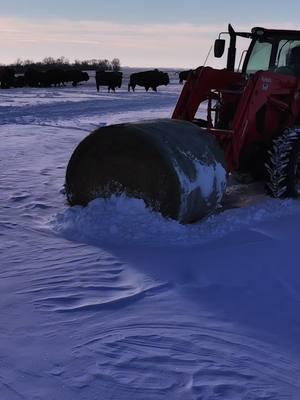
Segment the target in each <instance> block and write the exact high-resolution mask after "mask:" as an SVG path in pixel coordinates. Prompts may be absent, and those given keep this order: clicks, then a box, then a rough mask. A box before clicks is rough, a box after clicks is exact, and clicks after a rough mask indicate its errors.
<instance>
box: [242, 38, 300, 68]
mask: <svg viewBox="0 0 300 400" xmlns="http://www.w3.org/2000/svg"><path fill="white" fill-rule="evenodd" d="M298 46H300V40H292V39H283V38H276V37H274V38H272V39H271V38H269V39H267V38H266V39H265V40H264V39H259V40H256V41H255V43H254V46H253V47H252V50H250V51H251V53H250V55H249V58H248V63H247V66H246V69H244V72H246V74H247V75H249V74H253V73H255V72H257V71H259V70H263V71H267V70H274V69H276V68H280V67H286V66H288V65H289V63H290V61H291V57H290V55H291V53H292V52H293V49H294V48H295V47H298ZM244 67H245V66H244Z"/></svg>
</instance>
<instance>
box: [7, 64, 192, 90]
mask: <svg viewBox="0 0 300 400" xmlns="http://www.w3.org/2000/svg"><path fill="white" fill-rule="evenodd" d="M190 72H191V70H188V71H181V72H180V73H179V82H180V83H182V81H183V80H186V79H187V77H188V75H189V74H190ZM95 78H96V88H97V91H99V90H100V87H101V86H105V87H107V89H108V92H110V90H112V91H115V89H116V88H120V87H121V86H122V79H123V73H122V72H118V71H97V72H96V76H95ZM88 80H89V75H88V73H87V72H82V71H80V70H75V69H72V70H63V69H60V68H54V69H49V70H47V71H38V70H36V69H33V68H29V69H28V70H27V71H25V73H24V74H23V75H15V71H14V69H13V68H11V67H2V68H1V69H0V87H1V88H2V89H8V88H11V87H26V86H28V87H51V86H65V85H66V83H68V82H71V83H72V85H73V86H74V87H75V86H77V84H78V83H80V82H86V81H88ZM169 82H170V79H169V75H168V73H166V72H162V71H159V70H158V69H154V70H151V71H142V72H136V73H133V74H131V75H130V77H129V83H128V91H130V89H132V91H134V90H135V87H136V86H141V87H144V88H145V90H146V91H148V90H149V89H152V90H154V91H157V87H158V86H160V85H168V84H169Z"/></svg>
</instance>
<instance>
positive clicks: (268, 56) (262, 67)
mask: <svg viewBox="0 0 300 400" xmlns="http://www.w3.org/2000/svg"><path fill="white" fill-rule="evenodd" d="M224 34H228V35H229V36H230V43H229V48H228V53H227V69H228V70H230V71H234V70H240V68H239V67H238V68H236V42H237V38H238V37H242V38H249V39H251V42H250V45H249V47H248V50H245V51H243V52H242V54H241V59H242V58H244V62H243V65H242V68H241V72H242V73H243V74H244V75H245V76H249V75H252V74H254V73H255V72H257V71H275V72H279V73H283V74H291V75H292V74H293V73H294V74H298V70H299V73H300V67H299V68H298V69H297V68H296V69H295V68H294V65H295V64H296V65H300V32H299V31H292V30H283V29H265V28H260V27H255V28H253V29H252V30H251V32H235V31H234V29H233V28H232V26H231V25H230V24H229V26H228V32H221V33H220V34H219V38H218V39H216V41H215V46H214V53H215V57H217V58H220V57H222V55H223V54H224V50H225V39H221V38H220V37H221V35H224ZM298 49H299V50H298ZM244 55H245V57H244ZM240 64H241V60H240V63H239V65H240Z"/></svg>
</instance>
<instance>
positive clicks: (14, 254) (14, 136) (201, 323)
mask: <svg viewBox="0 0 300 400" xmlns="http://www.w3.org/2000/svg"><path fill="white" fill-rule="evenodd" d="M175 79H177V78H176V77H175V76H172V83H171V85H169V86H167V87H161V88H159V91H158V93H152V92H149V93H145V92H143V91H142V90H137V91H136V92H135V93H128V92H127V91H126V90H125V89H121V90H119V91H117V92H116V94H107V93H105V91H102V92H100V93H99V94H98V93H96V90H95V88H94V86H93V82H91V83H88V84H87V85H82V86H80V87H78V88H76V89H74V88H72V87H67V88H57V89H55V88H53V89H39V90H38V89H10V90H1V91H0V105H1V106H0V117H1V119H0V121H1V125H0V130H1V142H0V154H1V159H0V166H1V173H0V190H1V196H0V205H1V208H0V238H1V240H0V289H1V300H0V312H1V324H0V399H1V400H2V399H4V400H15V399H26V400H38V399H43V400H52V399H64V400H71V399H72V400H74V399H80V400H85V399H86V400H91V399H105V400H106V399H118V400H129V399H137V400H140V399H141V400H142V399H143V400H145V399H146V400H148V399H149V400H150V399H151V400H153V399H155V400H158V399H164V400H165V399H172V400H174V399H175V400H176V399H178V400H181V399H184V400H194V399H195V400H200V399H202V400H215V399H222V400H223V399H225V400H229V399H230V400H232V399H245V400H266V399H270V400H271V399H272V400H276V399H278V400H279V399H280V400H281V399H295V400H297V399H299V397H300V340H299V337H300V313H299V307H300V271H299V264H300V263H299V258H300V256H299V251H298V242H299V239H298V236H299V226H300V224H299V222H300V203H299V201H296V200H275V199H270V198H268V197H267V196H266V195H264V193H263V191H262V190H261V188H260V186H259V185H256V184H254V185H248V186H241V185H231V186H230V187H229V189H228V193H227V196H226V198H225V200H224V208H223V209H219V210H218V213H217V214H215V215H212V216H209V217H207V218H206V219H205V220H203V221H201V222H198V223H195V224H192V225H182V224H179V223H177V222H175V221H172V220H165V219H163V218H162V217H161V216H160V215H159V214H155V213H152V212H150V211H149V209H147V208H145V206H144V203H143V202H142V201H141V200H136V199H128V198H126V197H122V196H121V197H114V198H112V199H110V200H106V201H104V200H103V199H96V200H94V201H93V202H91V203H90V204H89V205H88V206H87V207H86V208H82V207H78V206H76V207H73V208H70V207H68V206H67V204H66V201H65V197H64V194H63V184H64V175H65V168H66V165H67V162H68V160H69V157H70V155H71V154H72V152H73V150H74V148H75V147H76V146H77V144H78V143H79V142H80V141H81V140H82V139H83V138H84V137H85V136H86V135H87V134H88V133H89V132H90V131H91V130H93V129H95V128H96V127H98V126H103V125H104V124H111V123H119V122H127V121H130V120H144V119H151V118H155V117H160V118H165V117H169V116H170V115H171V112H172V110H173V108H174V106H175V103H176V99H177V97H178V94H179V92H180V90H181V86H180V85H178V84H177V83H176V81H175ZM124 88H126V84H125V85H124Z"/></svg>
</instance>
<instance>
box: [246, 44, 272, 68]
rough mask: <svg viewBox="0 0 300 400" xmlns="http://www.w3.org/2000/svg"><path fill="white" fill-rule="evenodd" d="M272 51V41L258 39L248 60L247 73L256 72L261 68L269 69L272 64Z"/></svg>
mask: <svg viewBox="0 0 300 400" xmlns="http://www.w3.org/2000/svg"><path fill="white" fill-rule="evenodd" d="M271 52H272V43H270V42H259V41H256V43H255V45H254V46H253V48H252V51H251V54H250V57H249V60H248V64H247V68H246V74H254V73H255V72H256V71H259V70H264V71H266V70H268V69H269V66H270V57H271Z"/></svg>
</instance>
